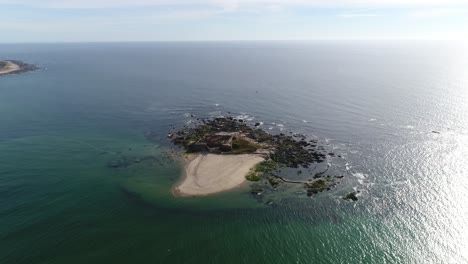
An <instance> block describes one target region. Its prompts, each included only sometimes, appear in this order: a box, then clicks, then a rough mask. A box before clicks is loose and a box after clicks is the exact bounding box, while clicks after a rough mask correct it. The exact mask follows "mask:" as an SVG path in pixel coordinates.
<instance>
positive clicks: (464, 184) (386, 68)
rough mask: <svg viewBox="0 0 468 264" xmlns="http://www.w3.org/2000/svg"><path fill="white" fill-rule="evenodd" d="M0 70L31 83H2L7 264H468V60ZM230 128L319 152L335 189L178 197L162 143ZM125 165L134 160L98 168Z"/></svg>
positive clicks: (45, 54) (56, 48)
mask: <svg viewBox="0 0 468 264" xmlns="http://www.w3.org/2000/svg"><path fill="white" fill-rule="evenodd" d="M1 58H3V59H19V60H24V61H26V62H31V63H36V64H37V65H39V66H40V67H41V68H42V69H41V70H39V71H37V72H32V73H26V74H22V75H9V76H1V77H0V263H6V264H9V263H15V264H17V263H468V159H467V157H468V48H466V47H463V46H461V45H455V44H443V43H425V42H412V43H409V42H400V43H398V42H395V43H380V42H310V43H299V42H297V43H288V42H240V43H234V42H232V43H229V42H226V43H215V42H213V43H202V42H200V43H135V44H129V43H121V44H117V43H114V44H111V43H108V44H104V43H102V44H28V45H0V59H1ZM229 113H230V114H231V115H234V116H241V117H242V118H244V119H245V120H246V121H248V122H263V125H262V127H263V129H265V130H269V131H271V132H272V133H281V132H283V133H289V131H293V132H298V133H302V134H305V135H307V136H308V137H309V138H314V139H317V140H319V142H320V143H321V144H322V145H323V146H325V147H326V148H327V149H328V150H330V151H333V152H335V153H336V154H339V155H341V156H342V159H341V161H340V162H330V166H331V170H332V171H333V172H334V173H335V174H340V175H343V176H344V178H343V180H342V182H341V183H340V184H339V185H338V186H337V187H336V188H334V189H332V190H331V191H329V192H325V193H320V194H318V195H315V196H313V197H312V198H308V197H307V196H306V195H305V193H304V189H302V188H300V187H297V186H296V187H294V186H285V185H283V186H281V187H280V188H278V190H277V191H274V192H270V193H268V194H266V195H265V197H260V198H258V197H253V196H252V195H251V194H250V187H249V186H246V187H244V188H241V189H238V190H236V191H233V192H230V193H225V194H220V195H215V196H212V197H205V198H175V197H173V196H172V195H171V187H172V186H173V185H174V184H175V183H176V182H177V181H178V180H179V178H180V175H181V172H182V170H181V165H180V164H179V163H177V162H174V161H173V160H171V159H170V158H168V157H167V151H168V150H170V149H171V145H170V144H169V142H168V141H167V139H166V134H167V131H168V130H170V128H171V126H172V125H173V126H176V127H180V126H182V125H184V124H187V123H190V122H192V121H193V119H194V118H196V117H210V116H219V115H226V114H229ZM192 116H194V117H192ZM149 131H152V135H153V137H152V138H151V140H148V139H147V138H146V137H145V133H147V132H149ZM145 157H151V158H145ZM122 158H127V159H129V160H134V159H141V160H142V161H141V162H139V163H132V164H131V165H130V166H127V167H122V168H109V167H108V166H107V165H108V163H109V162H112V161H115V160H118V159H122ZM291 177H295V178H300V179H308V178H310V177H311V175H310V174H307V173H303V174H301V175H300V176H298V175H292V176H291ZM259 184H261V183H259ZM353 190H357V191H360V194H359V200H358V201H357V202H356V203H353V202H347V201H344V200H343V199H341V197H342V196H343V195H345V194H347V193H349V192H351V191H353ZM266 202H272V204H269V205H266V204H265V203H266Z"/></svg>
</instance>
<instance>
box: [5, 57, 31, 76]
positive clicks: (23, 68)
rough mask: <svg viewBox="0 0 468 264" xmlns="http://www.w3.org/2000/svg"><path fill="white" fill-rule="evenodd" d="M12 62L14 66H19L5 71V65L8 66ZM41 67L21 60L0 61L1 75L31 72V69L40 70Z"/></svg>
mask: <svg viewBox="0 0 468 264" xmlns="http://www.w3.org/2000/svg"><path fill="white" fill-rule="evenodd" d="M9 63H10V64H12V65H14V66H17V67H16V69H14V70H11V71H5V72H4V73H3V72H2V70H3V69H4V67H6V66H7V65H8V64H9ZM38 69H39V67H38V66H36V65H34V64H29V63H25V62H23V61H20V60H4V61H0V75H9V74H21V73H26V72H31V71H36V70H38Z"/></svg>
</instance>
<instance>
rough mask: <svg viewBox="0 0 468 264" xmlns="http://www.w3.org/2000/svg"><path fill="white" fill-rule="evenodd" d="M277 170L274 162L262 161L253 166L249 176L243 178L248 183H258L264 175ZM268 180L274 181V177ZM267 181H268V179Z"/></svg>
mask: <svg viewBox="0 0 468 264" xmlns="http://www.w3.org/2000/svg"><path fill="white" fill-rule="evenodd" d="M277 168H278V164H277V163H276V162H274V161H273V160H264V161H262V162H260V163H258V164H257V165H255V167H254V168H253V169H251V170H250V172H249V174H247V176H245V178H246V179H247V180H249V181H259V180H260V179H261V178H262V177H263V176H264V175H265V174H267V173H271V172H273V171H274V170H276V169H277ZM270 178H274V179H276V177H270ZM268 181H270V179H268ZM270 184H271V182H270ZM278 184H279V183H278ZM272 185H273V184H272ZM276 185H277V184H276Z"/></svg>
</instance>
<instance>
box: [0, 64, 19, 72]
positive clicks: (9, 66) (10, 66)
mask: <svg viewBox="0 0 468 264" xmlns="http://www.w3.org/2000/svg"><path fill="white" fill-rule="evenodd" d="M3 63H5V64H6V65H5V66H4V67H3V68H0V75H2V74H8V73H12V72H15V71H19V70H21V68H20V66H19V65H17V64H15V63H13V62H11V61H4V62H3Z"/></svg>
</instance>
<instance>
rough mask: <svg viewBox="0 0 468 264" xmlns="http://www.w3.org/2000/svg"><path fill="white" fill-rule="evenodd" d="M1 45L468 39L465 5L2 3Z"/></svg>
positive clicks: (412, 0)
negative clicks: (79, 42)
mask: <svg viewBox="0 0 468 264" xmlns="http://www.w3.org/2000/svg"><path fill="white" fill-rule="evenodd" d="M0 17H1V18H2V22H1V23H0V33H1V34H0V42H76V41H173V40H174V41H191V40H195V41H198V40H315V39H326V40H329V39H468V0H445V1H444V0H425V1H424V0H393V1H392V0H328V1H327V0H322V1H319V0H309V1H306V0H288V1H287V0H172V1H170V0H0Z"/></svg>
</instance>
